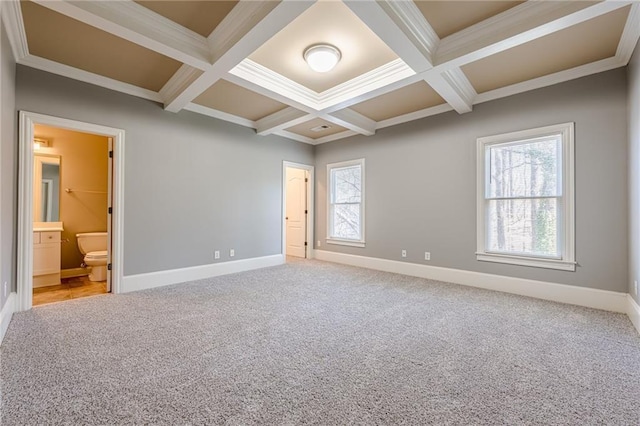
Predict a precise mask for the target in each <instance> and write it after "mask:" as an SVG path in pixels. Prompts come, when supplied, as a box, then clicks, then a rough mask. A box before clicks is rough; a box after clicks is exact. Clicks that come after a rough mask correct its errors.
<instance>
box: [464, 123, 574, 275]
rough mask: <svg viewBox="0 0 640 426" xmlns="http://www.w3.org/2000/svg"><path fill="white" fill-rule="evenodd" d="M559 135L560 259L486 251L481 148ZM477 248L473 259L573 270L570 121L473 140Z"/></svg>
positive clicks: (484, 176)
mask: <svg viewBox="0 0 640 426" xmlns="http://www.w3.org/2000/svg"><path fill="white" fill-rule="evenodd" d="M558 133H560V134H562V194H563V195H562V200H563V203H562V204H563V205H562V218H561V221H562V229H561V232H560V233H559V238H560V241H559V243H560V247H561V250H560V258H559V259H555V258H553V259H551V258H544V257H535V256H518V255H514V254H502V253H491V252H487V251H486V226H487V223H486V202H485V188H486V187H485V182H486V170H485V162H486V160H485V148H486V147H487V146H489V145H495V144H501V143H508V142H515V141H523V140H527V139H534V138H538V137H543V136H550V135H554V134H555V135H557V134H558ZM476 147H477V176H476V182H477V190H476V193H477V201H476V208H477V214H476V218H477V224H476V226H477V251H476V259H477V260H479V261H484V262H497V263H507V264H511V265H520V266H532V267H537V268H547V269H559V270H563V271H575V270H576V260H575V192H574V188H575V167H574V164H575V157H574V155H575V150H574V123H562V124H556V125H553V126H546V127H539V128H536V129H529V130H523V131H519V132H512V133H505V134H502V135H494V136H486V137H482V138H478V140H477V145H476Z"/></svg>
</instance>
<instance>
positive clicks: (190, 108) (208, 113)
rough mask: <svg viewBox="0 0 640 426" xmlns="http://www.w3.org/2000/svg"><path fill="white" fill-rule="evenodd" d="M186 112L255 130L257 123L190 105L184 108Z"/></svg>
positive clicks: (200, 106) (204, 107) (211, 109)
mask: <svg viewBox="0 0 640 426" xmlns="http://www.w3.org/2000/svg"><path fill="white" fill-rule="evenodd" d="M183 109H184V110H186V111H191V112H195V113H197V114H202V115H206V116H207V117H213V118H217V119H219V120H223V121H228V122H230V123H234V124H238V125H240V126H243V127H250V128H252V129H253V128H255V127H256V123H255V121H253V120H249V119H247V118H243V117H238V116H237V115H233V114H229V113H226V112H223V111H219V110H217V109H213V108H209V107H206V106H202V105H198V104H194V103H192V102H191V103H189V104H187V105H186V106H185V107H184V108H183Z"/></svg>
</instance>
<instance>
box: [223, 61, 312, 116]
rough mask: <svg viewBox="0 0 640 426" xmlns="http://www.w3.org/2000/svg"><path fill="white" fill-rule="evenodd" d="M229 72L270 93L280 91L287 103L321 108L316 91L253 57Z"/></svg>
mask: <svg viewBox="0 0 640 426" xmlns="http://www.w3.org/2000/svg"><path fill="white" fill-rule="evenodd" d="M229 74H231V75H234V76H236V77H239V78H241V79H243V80H245V81H249V82H251V83H252V84H253V85H258V86H261V87H263V88H265V89H267V90H268V91H269V93H280V94H281V95H282V96H283V97H284V99H286V100H287V102H286V103H288V104H289V105H291V106H293V107H298V106H302V107H303V108H304V107H306V109H310V110H313V111H317V110H318V109H319V102H318V94H317V93H316V92H314V91H313V90H311V89H308V88H306V87H305V86H303V85H302V84H300V83H296V82H295V81H293V80H290V79H288V78H287V77H284V76H283V75H280V74H278V73H277V72H275V71H272V70H271V69H269V68H267V67H265V66H263V65H260V64H259V63H257V62H254V61H252V60H251V59H248V58H247V59H245V60H244V61H242V62H240V63H239V64H238V65H237V66H236V67H235V68H233V69H232V70H231V71H229ZM292 101H293V103H292ZM294 103H295V104H294Z"/></svg>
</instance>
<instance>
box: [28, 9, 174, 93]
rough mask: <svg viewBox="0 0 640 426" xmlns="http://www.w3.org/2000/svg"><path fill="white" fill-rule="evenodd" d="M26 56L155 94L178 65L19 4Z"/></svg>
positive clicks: (110, 37) (65, 17)
mask: <svg viewBox="0 0 640 426" xmlns="http://www.w3.org/2000/svg"><path fill="white" fill-rule="evenodd" d="M21 6H22V16H23V18H24V26H25V31H26V35H27V43H28V45H29V53H31V54H32V55H35V56H40V57H42V58H45V59H49V60H52V61H55V62H59V63H61V64H64V65H69V66H71V67H74V68H79V69H81V70H84V71H88V72H91V73H94V74H98V75H101V76H104V77H108V78H112V79H114V80H118V81H121V82H124V83H129V84H132V85H134V86H138V87H142V88H144V89H148V90H153V91H155V92H157V91H159V90H160V89H161V88H162V86H164V84H165V83H166V82H167V81H168V80H169V78H171V76H172V75H173V74H174V73H175V72H176V71H177V70H178V68H180V66H181V63H180V62H177V61H175V60H173V59H171V58H168V57H166V56H163V55H161V54H159V53H156V52H153V51H151V50H148V49H146V48H144V47H141V46H138V45H137V44H134V43H131V42H129V41H127V40H124V39H121V38H119V37H116V36H114V35H112V34H109V33H106V32H104V31H101V30H99V29H96V28H94V27H92V26H89V25H87V24H84V23H82V22H80V21H76V20H75V19H72V18H69V17H67V16H64V15H61V14H59V13H57V12H54V11H51V10H49V9H47V8H46V7H43V6H40V5H37V4H35V3H32V2H21Z"/></svg>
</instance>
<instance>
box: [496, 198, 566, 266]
mask: <svg viewBox="0 0 640 426" xmlns="http://www.w3.org/2000/svg"><path fill="white" fill-rule="evenodd" d="M488 216H489V217H488V219H489V222H488V229H487V237H488V240H487V246H488V247H487V251H492V252H502V253H514V254H528V255H533V256H549V257H559V256H560V253H559V252H558V219H557V218H558V202H557V199H555V198H543V199H528V200H491V201H489V211H488Z"/></svg>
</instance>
